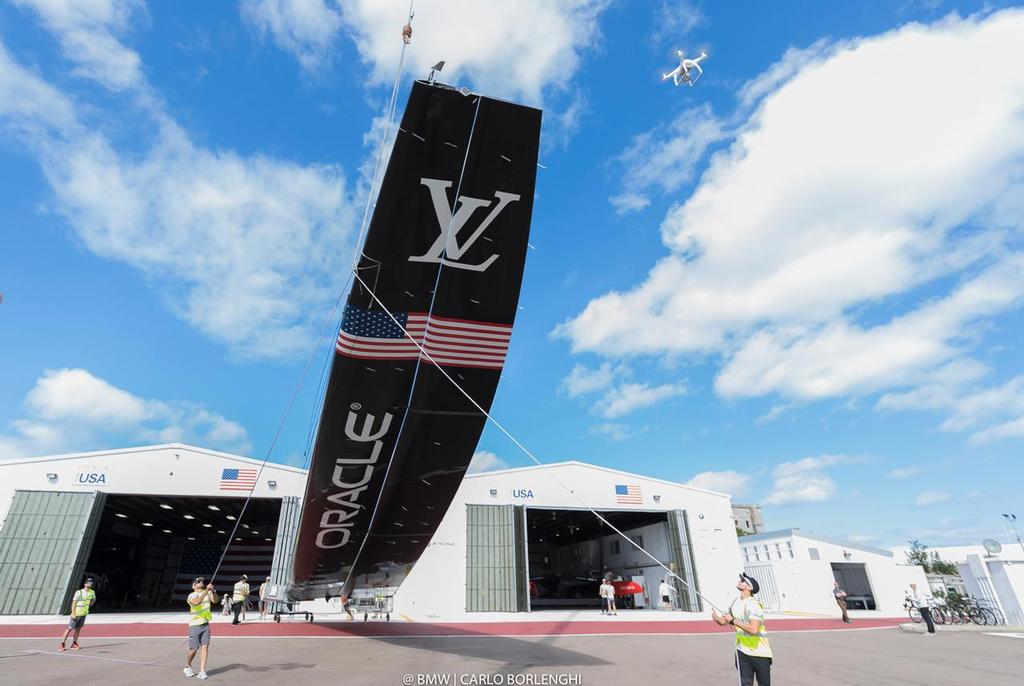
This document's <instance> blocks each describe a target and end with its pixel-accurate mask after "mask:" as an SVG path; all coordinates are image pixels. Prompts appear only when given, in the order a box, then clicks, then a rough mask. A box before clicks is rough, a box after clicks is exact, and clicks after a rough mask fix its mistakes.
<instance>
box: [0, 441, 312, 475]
mask: <svg viewBox="0 0 1024 686" xmlns="http://www.w3.org/2000/svg"><path fill="white" fill-rule="evenodd" d="M162 450H181V451H188V452H191V453H197V454H201V455H208V456H210V457H213V458H216V459H221V460H233V461H238V462H244V463H246V464H253V465H262V464H263V461H262V460H256V459H253V458H251V457H243V456H242V455H233V454H231V453H222V452H219V451H217V450H210V449H209V448H199V447H196V446H194V445H187V444H185V443H164V444H160V445H143V446H137V447H134V448H117V449H114V450H93V451H89V452H84V453H65V454H63V455H44V456H41V457H24V458H16V459H13V460H0V466H5V465H16V464H26V463H40V462H57V461H59V460H80V459H83V458H86V459H97V458H102V457H120V456H122V455H136V454H138V453H150V452H157V451H162ZM267 467H272V468H274V469H283V470H285V471H289V472H294V473H296V474H305V473H306V470H305V469H302V468H301V467H293V466H291V465H286V464H281V463H279V462H273V461H268V462H267Z"/></svg>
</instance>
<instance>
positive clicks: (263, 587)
mask: <svg viewBox="0 0 1024 686" xmlns="http://www.w3.org/2000/svg"><path fill="white" fill-rule="evenodd" d="M267 593H270V577H269V576H268V577H267V580H266V581H264V582H263V583H262V584H260V619H266V618H267V607H268V606H269V605H270V601H269V600H267Z"/></svg>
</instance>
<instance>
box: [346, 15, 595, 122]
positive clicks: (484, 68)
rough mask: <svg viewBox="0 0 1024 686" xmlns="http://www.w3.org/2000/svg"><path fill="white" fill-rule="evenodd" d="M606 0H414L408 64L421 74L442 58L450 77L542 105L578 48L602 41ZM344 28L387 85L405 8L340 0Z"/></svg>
mask: <svg viewBox="0 0 1024 686" xmlns="http://www.w3.org/2000/svg"><path fill="white" fill-rule="evenodd" d="M609 4H610V2H609V0H519V1H518V2H507V3H492V2H477V1H476V0H419V1H418V2H417V4H416V18H415V19H414V20H413V36H412V44H411V45H410V46H409V48H408V50H407V51H406V56H405V68H406V70H407V71H408V72H411V73H412V74H415V75H416V76H417V77H420V78H422V77H423V76H424V75H426V74H427V72H429V71H430V68H431V66H433V65H434V63H436V62H437V61H438V60H442V59H443V60H445V61H446V64H445V68H444V73H443V78H444V81H445V82H448V83H461V82H463V81H468V82H469V83H471V84H472V85H473V86H474V87H475V88H477V89H479V90H481V91H483V92H486V93H488V94H492V95H497V96H501V97H508V98H512V99H525V100H526V101H528V102H533V103H539V102H541V100H542V94H543V92H544V91H545V90H546V89H548V88H556V89H560V88H564V87H565V86H567V85H568V84H569V83H570V80H571V79H572V78H573V76H575V74H576V72H577V70H579V69H580V67H581V66H582V54H583V53H584V52H587V51H593V50H594V49H595V47H596V46H599V45H600V41H601V38H600V30H599V28H598V17H599V16H600V14H601V12H602V11H604V9H605V8H606V7H607V6H608V5H609ZM339 7H340V10H341V14H342V20H343V22H344V26H345V29H346V30H347V31H348V32H349V33H350V34H351V35H352V37H353V40H354V41H355V44H356V47H357V49H358V51H359V55H360V57H361V58H362V60H363V61H364V62H365V63H366V64H367V65H368V66H369V69H370V73H369V79H370V80H371V81H372V82H375V83H378V84H387V83H391V81H392V79H393V78H394V72H395V67H396V66H397V65H398V58H399V52H400V48H401V37H400V36H401V28H402V24H404V23H405V16H404V11H405V8H404V7H403V8H401V9H399V7H400V6H398V5H395V4H391V3H381V2H375V1H374V0H352V1H351V2H345V3H341V4H340V5H339Z"/></svg>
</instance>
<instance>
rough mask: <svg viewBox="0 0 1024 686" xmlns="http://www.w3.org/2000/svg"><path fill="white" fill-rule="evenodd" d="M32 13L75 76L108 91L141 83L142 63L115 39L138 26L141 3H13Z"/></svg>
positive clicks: (123, 0) (99, 0)
mask: <svg viewBox="0 0 1024 686" xmlns="http://www.w3.org/2000/svg"><path fill="white" fill-rule="evenodd" d="M13 2H14V4H15V5H18V6H20V7H23V8H28V9H32V10H33V11H34V12H36V14H38V15H39V18H40V20H41V21H42V23H43V25H44V26H45V27H46V28H47V30H49V31H50V32H52V33H53V34H54V35H56V36H57V38H58V40H59V41H60V45H61V50H62V51H63V53H64V56H65V57H67V58H68V59H69V60H71V61H72V62H74V63H75V64H76V65H77V66H76V68H75V73H77V74H79V75H80V76H84V77H86V78H90V79H93V80H95V81H97V82H99V83H100V84H102V85H103V86H105V87H106V88H108V89H110V90H112V91H123V90H126V89H129V88H133V87H135V86H138V85H140V84H141V83H142V82H143V75H142V60H141V59H140V58H139V55H138V53H136V52H135V51H134V50H131V49H129V48H128V47H126V46H125V45H124V44H123V43H121V41H120V40H118V38H117V35H118V34H122V33H126V32H127V31H128V30H129V29H130V28H132V27H133V26H135V25H137V24H138V21H139V19H140V17H144V15H145V12H146V7H145V3H144V2H143V0H13Z"/></svg>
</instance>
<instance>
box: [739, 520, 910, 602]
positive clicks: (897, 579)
mask: <svg viewBox="0 0 1024 686" xmlns="http://www.w3.org/2000/svg"><path fill="white" fill-rule="evenodd" d="M749 538H750V537H747V536H744V537H741V538H740V539H739V546H740V547H741V548H742V547H747V548H748V549H749V548H751V547H752V546H755V545H756V546H764V545H767V547H768V552H769V554H770V556H771V560H770V561H765V560H764V557H763V553H762V559H761V560H760V561H757V560H756V559H755V558H754V557H753V556H751V558H750V562H747V563H745V564H747V565H748V566H754V565H760V566H762V567H763V566H765V565H770V566H771V572H770V573H771V574H772V575H773V576H774V579H775V585H776V587H777V588H778V593H779V609H780V610H783V611H791V612H809V613H815V614H829V615H831V614H836V615H838V613H839V608H838V607H837V605H836V601H835V597H834V596H833V595H832V588H833V582H834V580H835V577H834V575H833V572H832V563H846V564H863V565H864V570H865V572H866V573H867V577H868V582H869V583H870V585H871V591H872V595H873V596H874V599H875V607H876V610H877V611H878V612H879V613H880V614H883V615H886V616H899V615H901V614H903V613H904V608H903V599H904V597H905V595H906V591H907V589H908V588H909V586H910V584H911V583H917V584H919V585H920V586H921V587H922V588H928V584H927V579H926V577H925V574H924V570H923V569H922V568H921V567H917V566H910V565H904V564H899V562H902V560H897V559H896V558H895V557H890V556H889V555H885V554H883V553H882V552H881V551H878V552H875V551H871V550H866V549H864V548H862V547H859V546H854V545H843V544H841V543H837V542H832V541H825V540H822V539H820V538H815V537H814V536H813V535H811V534H809V533H800V532H799V531H798V530H792V532H791V531H790V530H785V532H780V535H778V536H771V537H768V538H765V539H764V540H753V541H751V540H748V539H749ZM787 541H788V542H790V543H791V545H792V548H793V558H789V555H788V552H787V546H786V542H787ZM776 543H778V544H779V549H780V550H781V554H782V558H781V559H780V558H779V556H778V553H777V552H776V548H775V544H776ZM812 548H813V549H815V550H817V552H818V557H819V559H818V560H812V559H811V554H810V551H811V549H812ZM847 555H849V556H848V557H847ZM752 574H753V575H754V576H755V578H756V573H754V572H752ZM758 581H761V580H760V579H758Z"/></svg>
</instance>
